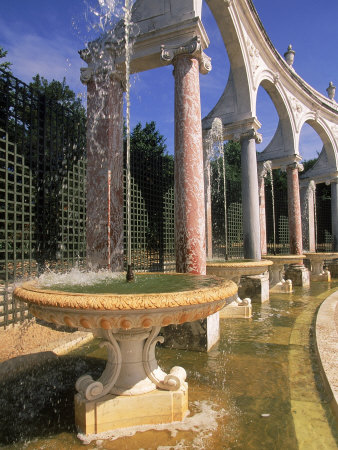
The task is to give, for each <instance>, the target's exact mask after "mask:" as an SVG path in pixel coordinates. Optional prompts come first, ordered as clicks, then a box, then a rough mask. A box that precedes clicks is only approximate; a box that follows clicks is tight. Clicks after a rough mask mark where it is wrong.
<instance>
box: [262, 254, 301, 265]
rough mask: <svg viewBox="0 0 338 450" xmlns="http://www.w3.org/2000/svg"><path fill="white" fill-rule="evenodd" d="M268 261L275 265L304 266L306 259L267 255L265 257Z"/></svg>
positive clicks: (296, 256)
mask: <svg viewBox="0 0 338 450" xmlns="http://www.w3.org/2000/svg"><path fill="white" fill-rule="evenodd" d="M263 258H264V259H265V258H266V260H270V261H272V263H273V264H274V265H284V264H303V259H305V258H306V256H305V255H267V256H263Z"/></svg>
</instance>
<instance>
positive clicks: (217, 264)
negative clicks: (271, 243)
mask: <svg viewBox="0 0 338 450" xmlns="http://www.w3.org/2000/svg"><path fill="white" fill-rule="evenodd" d="M272 264H273V262H272V261H269V260H261V261H252V260H248V261H241V260H239V261H210V262H207V274H208V275H216V276H218V277H225V278H227V279H231V280H235V281H236V282H239V278H240V277H241V276H242V275H260V274H261V273H264V272H266V271H267V270H268V268H269V266H271V265H272Z"/></svg>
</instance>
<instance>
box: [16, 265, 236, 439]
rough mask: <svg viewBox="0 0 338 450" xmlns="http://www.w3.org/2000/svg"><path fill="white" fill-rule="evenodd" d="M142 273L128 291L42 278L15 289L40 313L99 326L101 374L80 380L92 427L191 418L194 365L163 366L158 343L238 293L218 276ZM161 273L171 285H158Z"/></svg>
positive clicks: (86, 422) (85, 421) (80, 415)
mask: <svg viewBox="0 0 338 450" xmlns="http://www.w3.org/2000/svg"><path fill="white" fill-rule="evenodd" d="M142 276H144V277H145V276H147V277H148V278H146V280H145V281H144V283H143V284H142V281H143V280H141V281H140V283H141V287H140V288H139V290H138V291H137V286H136V282H135V284H134V285H132V284H129V285H128V286H129V289H130V291H128V290H127V293H126V294H116V293H101V294H98V293H97V294H91V293H80V292H75V293H74V292H68V291H66V290H65V291H60V290H48V289H44V288H41V287H39V285H38V284H37V283H36V282H28V283H24V284H23V285H22V286H19V287H17V288H16V289H15V291H14V294H13V295H14V298H15V299H16V300H18V301H25V302H27V303H28V304H29V311H30V312H31V313H32V314H33V315H34V316H36V317H38V318H40V319H43V320H46V321H48V322H52V323H54V324H57V325H67V326H70V327H75V328H78V327H82V328H85V329H88V330H91V331H93V332H94V333H95V335H96V336H98V337H100V338H101V339H102V344H101V345H102V346H104V347H106V349H107V364H106V368H105V370H104V371H103V373H102V375H101V377H100V378H99V379H98V380H93V378H92V377H91V376H90V375H88V374H87V375H83V376H81V377H80V378H79V379H78V380H77V382H76V389H77V391H78V393H77V394H76V396H75V423H76V426H77V427H78V429H79V431H81V432H82V433H84V434H90V433H100V432H104V431H111V430H115V429H118V428H121V427H129V426H138V425H154V424H159V423H170V422H174V421H181V420H183V418H184V416H185V414H186V413H187V410H188V385H187V383H186V382H185V379H186V372H185V370H184V369H183V368H182V367H178V366H176V367H173V368H172V369H171V370H170V373H169V374H166V373H165V372H163V371H162V370H161V368H160V367H159V366H158V363H157V361H156V357H155V346H156V344H157V343H158V342H163V337H162V336H158V334H159V331H160V329H161V328H162V327H166V326H168V325H170V324H175V325H176V324H182V323H185V322H194V321H197V320H200V319H204V318H206V317H207V316H210V315H215V313H217V312H218V311H219V310H220V309H221V308H222V307H223V306H224V304H225V303H226V301H227V299H228V298H229V297H232V296H234V295H235V293H236V292H237V286H236V285H235V284H234V283H233V282H232V281H225V280H222V279H220V278H216V277H207V276H204V277H198V276H194V275H189V274H172V273H170V274H169V273H168V274H149V273H148V274H143V275H141V274H139V275H138V278H139V279H141V278H142ZM161 277H162V278H161ZM154 279H155V281H156V282H157V286H162V283H163V284H164V285H165V288H164V289H165V290H166V292H158V290H157V291H155V292H156V293H155V292H154V291H151V289H150V288H149V283H150V284H151V283H153V280H154ZM194 279H195V280H196V279H197V280H198V281H196V283H195V282H194ZM123 280H124V279H123ZM182 280H183V287H182V284H181V285H180V286H181V287H180V289H181V290H180V289H178V285H179V284H180V282H181V283H182ZM147 281H148V285H147ZM123 283H124V285H125V281H123ZM189 286H190V287H189ZM77 288H78V287H77ZM104 289H108V292H115V291H114V289H117V288H116V285H115V287H114V286H113V288H110V287H109V285H108V287H107V286H106V285H105V287H104ZM110 289H111V290H110ZM152 289H153V288H152ZM175 289H176V291H175ZM135 290H136V292H135ZM149 290H150V291H151V293H148V292H149ZM168 291H169V292H168ZM105 292H106V291H105ZM123 292H125V291H123ZM137 292H140V293H137Z"/></svg>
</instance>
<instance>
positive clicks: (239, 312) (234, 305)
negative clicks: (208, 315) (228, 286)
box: [219, 296, 252, 319]
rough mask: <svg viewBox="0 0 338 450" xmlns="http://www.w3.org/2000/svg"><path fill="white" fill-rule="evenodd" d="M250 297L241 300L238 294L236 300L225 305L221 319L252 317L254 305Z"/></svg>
mask: <svg viewBox="0 0 338 450" xmlns="http://www.w3.org/2000/svg"><path fill="white" fill-rule="evenodd" d="M249 301H250V299H247V298H245V299H244V300H241V299H240V298H239V297H237V296H236V300H234V301H232V302H231V303H229V304H228V305H226V306H224V308H223V309H221V310H220V312H219V317H220V318H221V319H250V317H252V305H251V301H250V302H249Z"/></svg>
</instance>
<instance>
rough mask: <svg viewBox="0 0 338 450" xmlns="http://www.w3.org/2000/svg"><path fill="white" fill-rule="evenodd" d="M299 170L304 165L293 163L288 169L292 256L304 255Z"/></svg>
mask: <svg viewBox="0 0 338 450" xmlns="http://www.w3.org/2000/svg"><path fill="white" fill-rule="evenodd" d="M299 170H302V165H300V164H298V163H293V164H290V165H288V166H287V167H286V173H287V189H288V216H289V236H290V253H291V254H292V255H301V254H302V253H303V244H302V219H301V208H300V195H299V179H298V171H299Z"/></svg>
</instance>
